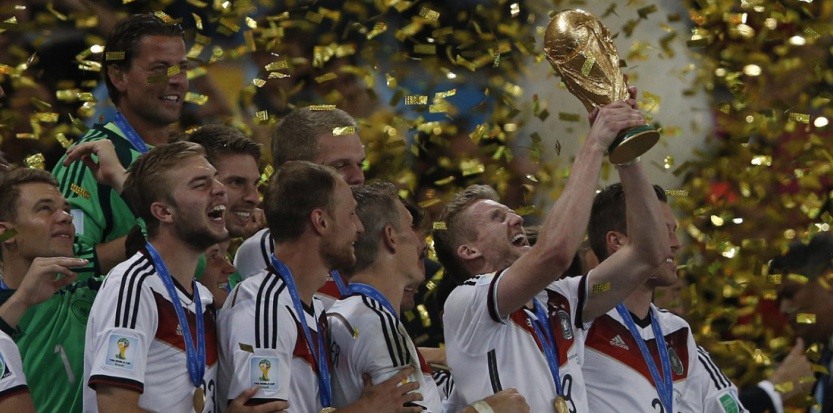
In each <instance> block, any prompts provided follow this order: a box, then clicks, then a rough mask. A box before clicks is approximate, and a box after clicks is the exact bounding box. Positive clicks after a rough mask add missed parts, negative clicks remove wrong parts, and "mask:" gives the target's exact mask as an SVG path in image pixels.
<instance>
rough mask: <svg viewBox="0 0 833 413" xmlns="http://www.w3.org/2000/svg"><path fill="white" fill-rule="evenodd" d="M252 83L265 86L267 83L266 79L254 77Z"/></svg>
mask: <svg viewBox="0 0 833 413" xmlns="http://www.w3.org/2000/svg"><path fill="white" fill-rule="evenodd" d="M252 84H253V85H255V86H257V87H263V85H265V84H266V81H265V80H263V79H258V78H254V79H252Z"/></svg>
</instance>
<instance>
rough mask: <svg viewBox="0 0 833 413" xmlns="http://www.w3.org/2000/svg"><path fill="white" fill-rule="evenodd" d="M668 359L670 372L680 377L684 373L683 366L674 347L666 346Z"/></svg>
mask: <svg viewBox="0 0 833 413" xmlns="http://www.w3.org/2000/svg"><path fill="white" fill-rule="evenodd" d="M668 357H669V358H670V359H671V370H673V371H674V373H675V374H677V375H678V376H682V375H683V373H684V372H685V366H683V361H682V360H680V355H679V354H677V350H674V347H671V346H668Z"/></svg>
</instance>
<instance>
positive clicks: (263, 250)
mask: <svg viewBox="0 0 833 413" xmlns="http://www.w3.org/2000/svg"><path fill="white" fill-rule="evenodd" d="M274 251H275V241H274V240H273V239H272V233H271V232H270V231H269V229H268V228H264V229H262V230H260V231H258V232H257V233H255V234H254V235H252V236H251V237H249V238H246V240H245V241H243V243H242V244H240V248H238V249H237V253H236V254H235V255H234V267H235V268H237V273H238V274H240V279H241V280H245V279H246V278H249V277H252V276H253V275H255V274H257V273H260V272H262V271H264V270H265V269H266V268H268V267H269V266H270V265H271V258H270V257H271V256H272V253H273V252H274ZM342 281H343V282H344V284H345V285H347V281H346V280H344V277H342ZM315 296H316V297H318V299H319V300H321V304H322V305H323V306H324V310H325V311H326V310H328V309H329V308H330V307H332V306H333V303H335V302H336V300H340V299H341V292H340V291H339V290H338V285H337V284H336V283H335V281H333V278H332V276H331V275H329V274H328V275H327V282H325V283H324V285H323V286H322V287H321V288H319V289H318V291H317V292H316V293H315Z"/></svg>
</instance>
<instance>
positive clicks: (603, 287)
mask: <svg viewBox="0 0 833 413" xmlns="http://www.w3.org/2000/svg"><path fill="white" fill-rule="evenodd" d="M591 291H592V292H594V293H603V292H605V291H610V283H609V282H606V283H601V284H595V285H593V289H592V290H591Z"/></svg>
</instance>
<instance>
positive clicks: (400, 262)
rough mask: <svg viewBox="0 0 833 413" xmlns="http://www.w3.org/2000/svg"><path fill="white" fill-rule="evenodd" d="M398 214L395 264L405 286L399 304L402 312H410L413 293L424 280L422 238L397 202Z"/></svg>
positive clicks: (423, 243) (409, 217)
mask: <svg viewBox="0 0 833 413" xmlns="http://www.w3.org/2000/svg"><path fill="white" fill-rule="evenodd" d="M397 210H398V212H399V223H398V224H399V230H398V231H396V237H397V239H398V240H399V243H398V246H397V247H398V248H397V250H396V264H397V267H398V270H399V271H398V273H399V274H401V276H402V281H403V283H404V284H405V291H403V296H402V303H401V304H400V306H401V308H402V309H403V310H410V309H412V308H414V305H415V303H414V293H415V292H416V289H417V288H419V285H420V283H422V281H424V280H425V264H424V262H423V261H422V252H423V250H424V248H425V242H424V238H420V237H419V234H418V233H417V231H415V230H414V229H413V228H412V226H413V217H412V216H411V214H410V212H408V209H407V208H405V204H403V203H402V202H399V203H398V205H397Z"/></svg>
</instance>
